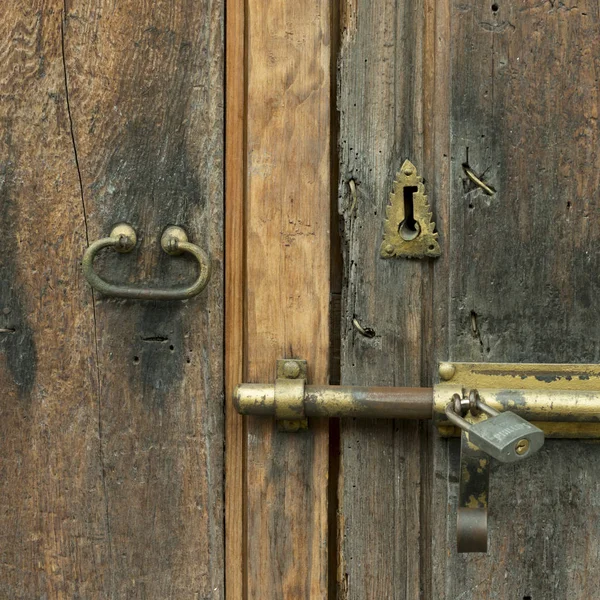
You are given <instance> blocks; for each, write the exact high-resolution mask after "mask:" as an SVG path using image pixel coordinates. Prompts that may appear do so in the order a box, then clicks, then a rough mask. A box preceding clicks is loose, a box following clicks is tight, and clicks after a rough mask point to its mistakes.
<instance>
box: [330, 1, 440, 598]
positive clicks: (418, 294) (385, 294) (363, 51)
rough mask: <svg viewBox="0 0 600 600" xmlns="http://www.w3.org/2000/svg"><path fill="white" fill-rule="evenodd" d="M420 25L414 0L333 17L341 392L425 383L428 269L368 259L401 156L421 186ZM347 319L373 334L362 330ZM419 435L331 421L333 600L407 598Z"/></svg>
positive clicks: (397, 427)
mask: <svg viewBox="0 0 600 600" xmlns="http://www.w3.org/2000/svg"><path fill="white" fill-rule="evenodd" d="M423 19H424V14H423V2H422V1H421V0H410V1H408V2H403V3H394V2H390V1H388V0H376V1H367V0H358V1H356V2H354V1H353V2H345V3H344V7H343V9H342V11H341V28H342V29H341V31H342V33H341V36H342V39H341V50H340V59H339V75H338V110H339V113H340V134H339V150H340V176H339V209H340V215H341V218H342V221H343V245H344V274H345V291H344V300H343V304H342V358H341V360H342V368H341V374H342V377H341V379H342V383H343V384H345V385H383V386H385V385H388V386H394V385H400V386H402V385H406V386H420V385H427V384H428V383H429V376H430V375H429V373H430V369H429V365H428V362H427V361H428V355H427V354H426V350H427V348H428V344H429V338H430V334H429V330H428V329H427V328H426V327H425V326H424V323H425V322H426V321H427V317H428V316H430V308H429V307H430V306H431V294H430V292H429V288H430V268H431V265H430V262H429V261H428V260H425V261H418V260H415V261H411V260H406V259H395V260H383V259H381V258H380V257H379V246H380V244H381V240H382V229H383V221H384V219H385V207H386V205H387V204H388V201H389V194H390V192H391V191H392V183H393V181H394V175H395V173H396V172H397V171H398V169H399V168H400V165H401V164H402V163H403V162H404V160H406V159H409V160H411V161H412V162H413V163H414V164H415V165H416V166H417V169H418V170H419V173H420V174H421V175H423V176H424V177H425V178H426V179H428V178H429V177H430V176H431V173H430V172H429V170H428V168H427V165H426V164H425V163H424V160H423V159H424V141H423V138H422V128H423V108H422V107H423V90H422V86H423V73H422V59H423V44H424V36H423V26H424V21H423ZM351 182H354V186H355V188H356V197H353V194H352V188H351V185H350V183H351ZM430 199H431V198H430ZM433 200H435V199H433ZM433 206H434V207H435V202H433ZM354 320H356V321H357V322H358V323H359V325H360V326H362V328H363V329H364V328H370V329H371V330H372V332H373V334H372V335H371V336H370V337H368V336H364V335H362V334H361V333H360V331H359V330H358V328H357V327H355V326H354V325H353V321H354ZM423 428H424V426H423V425H422V424H419V423H414V422H412V423H411V422H400V421H398V422H392V421H389V422H385V421H366V420H357V419H348V420H344V419H343V420H342V422H341V441H340V445H341V467H340V481H339V502H340V505H339V515H340V517H339V529H340V532H339V535H340V549H339V551H340V565H339V575H338V576H339V582H338V585H339V594H340V598H344V599H357V600H358V599H360V600H364V599H366V598H372V599H380V598H390V599H391V598H393V599H398V600H399V599H410V600H412V599H414V598H418V597H419V594H420V589H421V587H422V585H423V582H422V579H423V576H422V574H421V568H422V566H421V547H422V545H423V543H424V542H423V536H422V524H421V496H420V491H421V486H422V485H423V481H422V480H423V477H424V476H426V475H427V472H426V471H423V472H422V469H425V468H426V467H424V466H423V465H427V463H428V452H427V436H426V435H423V433H422V430H423Z"/></svg>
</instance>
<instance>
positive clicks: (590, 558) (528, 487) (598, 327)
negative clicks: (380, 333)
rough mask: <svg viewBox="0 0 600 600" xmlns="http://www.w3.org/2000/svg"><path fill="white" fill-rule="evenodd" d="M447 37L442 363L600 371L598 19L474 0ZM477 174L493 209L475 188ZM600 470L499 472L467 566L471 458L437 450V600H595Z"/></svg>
mask: <svg viewBox="0 0 600 600" xmlns="http://www.w3.org/2000/svg"><path fill="white" fill-rule="evenodd" d="M444 5H446V3H440V7H439V10H440V11H441V12H442V13H443V11H444V10H446V8H444ZM446 7H447V5H446ZM449 23H450V27H451V29H450V30H449V31H450V33H451V35H450V39H451V40H452V43H451V49H450V52H446V53H443V52H437V53H436V61H437V63H436V64H437V67H436V68H439V69H442V68H444V67H443V65H444V63H445V62H446V61H448V62H449V63H450V65H449V66H450V69H449V70H448V72H451V73H452V74H453V76H452V80H451V81H452V83H451V88H450V89H451V100H450V102H449V103H448V109H449V114H450V116H451V132H452V138H451V175H450V178H449V183H450V186H449V187H448V186H446V187H445V183H447V181H448V180H446V182H444V180H441V181H440V183H441V185H440V187H439V188H438V189H437V192H438V197H439V198H441V199H444V200H445V199H446V198H448V199H449V200H450V204H449V206H448V210H447V213H446V212H445V211H444V213H445V214H448V213H449V219H448V220H447V221H445V220H441V221H439V223H440V228H441V230H442V232H443V237H444V240H445V244H444V248H443V252H444V253H445V254H446V256H447V257H448V258H447V260H446V261H445V262H441V263H440V267H443V266H446V267H447V271H445V270H444V268H440V269H439V271H437V272H436V283H437V282H438V281H440V288H439V292H438V295H437V296H436V303H437V306H439V307H440V309H441V310H440V311H439V312H438V315H437V322H436V329H438V328H440V329H441V328H442V327H443V326H444V324H446V325H447V329H446V330H445V332H443V333H441V334H440V336H439V338H438V341H439V344H438V346H437V349H436V350H437V355H438V357H439V358H451V359H453V360H474V361H496V362H502V361H509V362H597V361H598V360H600V345H599V343H598V340H599V339H600V319H599V317H600V314H599V313H600V310H599V305H598V303H597V302H596V299H597V298H598V296H599V292H600V286H599V285H598V279H597V277H596V275H595V274H596V273H597V272H598V267H599V258H598V257H599V256H600V254H599V253H598V243H599V241H600V216H599V213H598V177H599V175H598V172H599V169H598V167H599V162H600V154H599V152H598V147H599V141H600V139H599V138H600V135H599V131H598V126H597V114H598V80H597V72H598V66H599V65H598V63H599V59H598V56H599V55H600V54H599V51H600V40H599V38H598V33H597V32H598V27H599V25H600V15H599V13H598V7H597V4H596V3H593V2H589V1H584V2H580V3H578V4H577V5H575V4H573V3H571V4H569V3H567V4H563V3H554V2H549V3H538V2H529V1H528V2H520V1H517V0H503V1H502V0H500V1H498V2H496V3H491V2H490V3H489V4H485V3H481V2H474V1H470V0H469V1H467V2H461V3H460V4H458V3H456V4H453V5H452V7H451V20H450V22H449ZM446 81H448V79H446ZM437 127H438V134H439V135H440V136H443V133H444V132H443V129H444V128H445V125H443V124H442V121H441V120H439V121H438V125H437ZM467 149H468V158H467ZM467 160H468V163H469V164H470V166H471V167H472V169H473V170H474V171H475V172H476V173H477V174H482V173H485V175H484V179H485V181H486V182H487V183H488V184H489V185H491V186H492V187H493V188H494V189H495V190H496V193H495V194H494V195H493V196H488V195H486V194H485V193H484V192H483V191H482V190H480V189H479V188H476V187H474V186H473V185H472V184H471V183H470V182H469V181H468V180H467V178H466V176H465V173H464V170H463V166H462V165H463V163H465V162H466V161H467ZM446 191H447V192H449V193H446ZM442 307H443V309H442ZM444 336H445V337H446V340H447V343H444ZM599 458H600V448H599V447H598V445H597V444H596V443H594V442H582V441H549V442H547V443H546V446H545V448H544V449H543V450H542V451H541V452H540V453H539V454H538V455H536V456H535V457H533V458H531V459H528V460H527V461H525V462H523V463H522V464H518V465H515V466H501V465H496V466H495V467H494V469H493V472H492V475H491V490H490V519H491V522H490V552H489V554H488V555H487V556H485V555H471V556H469V555H457V554H456V551H455V518H454V515H455V509H456V493H457V487H458V484H457V477H458V447H457V444H455V443H453V442H451V443H450V444H448V442H446V441H441V440H438V441H436V442H435V465H434V469H435V477H434V495H433V503H434V509H433V510H432V514H434V515H436V520H435V522H434V537H433V541H434V544H433V560H434V564H435V569H434V573H433V576H434V579H433V597H434V598H440V599H441V598H445V599H447V600H455V599H456V598H461V599H463V600H469V599H470V600H481V599H497V600H500V599H505V598H514V599H519V600H520V599H522V598H523V599H524V598H532V599H538V598H543V599H544V600H558V599H564V598H574V599H575V598H577V599H582V600H583V599H587V598H595V597H597V596H598V594H599V593H600V573H599V571H598V569H596V568H594V566H593V565H595V564H596V563H597V561H598V556H599V554H600V541H599V540H600V509H599V505H598V502H597V481H598V479H599V478H600V467H598V464H599V460H598V459H599ZM447 514H448V515H449V518H448V519H446V515H447Z"/></svg>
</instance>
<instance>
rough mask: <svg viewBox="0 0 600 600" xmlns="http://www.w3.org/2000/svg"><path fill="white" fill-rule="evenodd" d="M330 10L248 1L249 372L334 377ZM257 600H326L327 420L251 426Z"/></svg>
mask: <svg viewBox="0 0 600 600" xmlns="http://www.w3.org/2000/svg"><path fill="white" fill-rule="evenodd" d="M330 52H331V49H330V6H329V2H327V1H326V0H300V1H298V2H293V3H289V2H288V3H283V2H277V3H273V2H265V1H264V0H249V2H248V4H247V60H248V70H247V90H248V91H247V98H248V100H247V101H248V104H247V111H248V119H247V162H248V167H247V200H246V232H247V233H246V236H247V237H246V272H247V282H246V286H247V287H246V290H247V291H246V293H247V307H246V319H245V322H246V328H247V331H246V365H247V375H248V380H249V381H272V380H273V378H274V376H275V361H276V359H278V358H283V357H299V358H305V359H307V360H308V365H309V379H310V380H312V381H314V382H320V383H324V382H326V381H327V370H328V365H327V363H328V353H329V348H328V345H329V311H328V305H329V206H330V204H329V198H330V178H329V177H330V176H329V173H330V162H329V161H330V140H329V137H330ZM247 431H248V435H247V472H246V491H247V498H246V502H247V505H246V506H247V545H246V551H247V563H248V597H249V598H260V599H261V600H263V599H264V600H268V599H269V598H273V599H275V598H277V599H280V598H295V599H296V598H297V599H300V598H323V597H325V596H326V593H327V477H328V424H327V422H326V421H318V420H313V421H312V422H311V423H310V428H309V430H308V431H306V432H303V433H295V434H289V433H279V432H278V431H277V430H276V427H275V425H274V423H273V422H271V421H265V420H264V419H260V418H254V419H248V423H247Z"/></svg>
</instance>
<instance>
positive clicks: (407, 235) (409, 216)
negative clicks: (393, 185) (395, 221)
mask: <svg viewBox="0 0 600 600" xmlns="http://www.w3.org/2000/svg"><path fill="white" fill-rule="evenodd" d="M403 191H404V221H402V223H400V226H399V227H398V233H399V234H400V237H401V238H402V239H403V240H405V241H406V242H410V241H411V240H414V239H415V238H416V237H417V236H418V235H419V233H421V227H420V226H419V224H418V223H417V221H415V205H414V198H413V196H414V194H416V193H417V192H418V191H419V189H418V188H417V186H414V185H411V186H406V187H405V188H404V190H403Z"/></svg>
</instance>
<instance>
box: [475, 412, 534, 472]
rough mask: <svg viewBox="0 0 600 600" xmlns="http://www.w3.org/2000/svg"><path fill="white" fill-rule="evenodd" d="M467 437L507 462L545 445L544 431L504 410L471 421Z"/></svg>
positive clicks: (524, 456) (531, 452) (520, 457)
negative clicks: (473, 421)
mask: <svg viewBox="0 0 600 600" xmlns="http://www.w3.org/2000/svg"><path fill="white" fill-rule="evenodd" d="M469 441H470V442H472V443H473V444H475V445H476V446H478V447H479V448H480V449H481V450H483V451H484V452H487V453H488V454H489V455H490V456H493V457H494V458H495V459H497V460H499V461H501V462H505V463H510V462H515V461H517V460H521V459H522V458H527V457H528V456H530V455H531V454H533V453H534V452H537V451H538V450H539V449H540V448H541V447H542V446H543V445H544V432H543V431H542V430H541V429H538V428H537V427H536V426H535V425H532V424H531V423H529V421H526V420H525V419H523V418H521V417H519V416H518V415H516V414H515V413H513V412H508V411H507V412H503V413H500V414H499V415H498V416H497V417H491V418H489V419H486V420H485V421H479V422H478V423H473V424H472V427H471V429H470V431H469Z"/></svg>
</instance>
